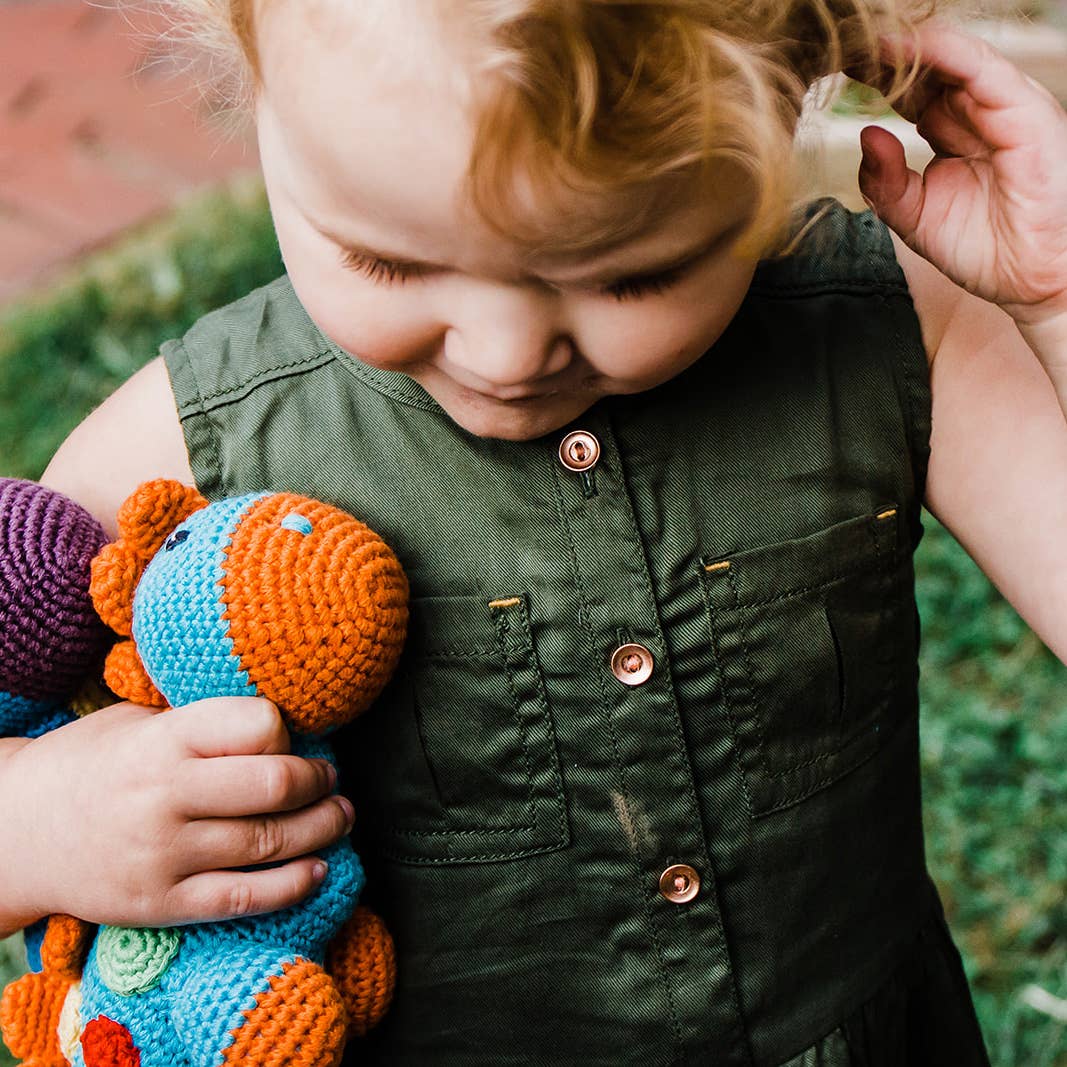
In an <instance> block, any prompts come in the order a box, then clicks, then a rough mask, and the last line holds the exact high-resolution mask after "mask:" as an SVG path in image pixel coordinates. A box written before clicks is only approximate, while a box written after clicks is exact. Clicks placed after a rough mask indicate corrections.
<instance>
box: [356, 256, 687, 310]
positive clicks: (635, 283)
mask: <svg viewBox="0 0 1067 1067" xmlns="http://www.w3.org/2000/svg"><path fill="white" fill-rule="evenodd" d="M341 262H342V264H343V265H344V266H345V267H346V268H347V269H348V270H354V271H358V272H359V273H360V274H363V275H365V276H366V277H368V278H370V279H371V280H372V281H375V282H379V283H380V284H383V285H403V284H404V283H405V282H407V281H411V280H413V279H417V278H422V277H425V275H426V274H427V273H428V272H427V271H425V270H423V269H421V268H420V267H417V266H415V265H413V264H410V263H397V262H394V261H392V260H388V259H380V258H379V257H378V256H369V255H367V254H366V253H364V252H357V251H355V250H348V249H346V250H345V251H344V252H343V253H342V256H341ZM695 262H696V261H695V260H694V261H691V262H689V263H683V264H680V265H679V266H677V267H673V268H672V269H670V270H665V271H659V272H657V273H656V274H644V275H634V276H633V277H630V278H620V279H619V280H618V281H617V282H612V283H611V285H606V286H604V287H602V288H601V289H600V290H598V291H599V292H600V293H602V294H603V295H605V296H613V297H615V299H616V300H620V301H621V300H627V299H630V298H635V297H642V296H647V295H649V294H651V293H662V292H663V291H664V290H665V289H668V288H670V287H671V286H672V285H675V284H676V283H677V282H679V281H680V280H681V279H682V278H683V277H684V276H685V275H686V274H687V273H688V272H689V270H690V269H691V268H692V267H693V265H694V263H695Z"/></svg>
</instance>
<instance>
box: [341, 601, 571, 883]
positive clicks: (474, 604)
mask: <svg viewBox="0 0 1067 1067" xmlns="http://www.w3.org/2000/svg"><path fill="white" fill-rule="evenodd" d="M354 744H356V745H358V746H359V748H360V750H361V751H362V756H361V757H360V758H359V764H360V766H361V774H360V777H362V778H363V779H364V786H365V790H358V791H359V792H364V791H365V792H366V797H365V802H366V803H367V804H368V806H369V807H370V809H371V810H370V811H369V812H368V813H367V820H366V823H367V824H369V826H368V832H370V833H372V834H374V835H375V836H377V837H378V839H379V844H380V846H381V848H382V850H383V852H384V853H385V854H386V855H389V856H391V857H392V858H394V859H398V860H401V861H405V862H412V863H451V862H489V861H493V860H507V859H512V858H517V857H519V856H525V855H530V854H533V853H537V852H547V851H551V850H553V849H558V848H562V847H563V846H565V845H566V844H567V843H568V841H569V831H568V827H567V820H566V807H565V803H564V797H563V784H562V780H561V777H560V770H559V761H558V757H557V753H556V742H555V733H554V730H553V725H552V718H551V714H550V712H549V706H548V700H547V698H546V695H545V687H544V681H543V678H542V675H541V669H540V666H539V664H538V661H537V654H536V651H535V649H534V644H533V639H532V636H531V631H530V620H529V614H528V610H527V602H526V598H525V597H524V596H501V597H498V598H496V599H493V600H490V599H489V598H487V597H484V596H478V597H468V596H449V597H424V598H415V599H413V600H412V602H411V621H410V625H409V630H408V643H407V646H406V648H405V652H404V655H403V657H402V659H401V662H400V665H399V667H398V668H397V673H396V675H395V676H394V678H393V680H392V682H390V684H389V686H388V687H387V688H386V690H385V692H384V693H383V694H382V696H381V698H380V699H379V700H378V701H377V702H376V703H375V706H374V707H373V708H372V709H371V710H370V711H369V712H368V713H367V714H366V716H364V721H363V722H361V723H360V724H359V730H358V734H357V735H356V737H355V739H354ZM357 788H358V787H357Z"/></svg>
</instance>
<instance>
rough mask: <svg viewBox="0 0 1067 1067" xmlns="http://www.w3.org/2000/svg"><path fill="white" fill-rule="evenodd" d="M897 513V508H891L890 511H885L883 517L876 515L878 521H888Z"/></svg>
mask: <svg viewBox="0 0 1067 1067" xmlns="http://www.w3.org/2000/svg"><path fill="white" fill-rule="evenodd" d="M896 513H897V509H896V508H890V509H889V510H888V511H883V512H882V514H881V515H875V518H876V519H888V518H890V517H891V516H893V515H895V514H896Z"/></svg>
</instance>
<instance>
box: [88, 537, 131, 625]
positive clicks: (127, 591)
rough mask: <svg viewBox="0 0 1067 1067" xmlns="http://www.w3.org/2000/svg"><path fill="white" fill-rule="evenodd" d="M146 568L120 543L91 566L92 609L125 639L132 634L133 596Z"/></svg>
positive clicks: (109, 547) (108, 547)
mask: <svg viewBox="0 0 1067 1067" xmlns="http://www.w3.org/2000/svg"><path fill="white" fill-rule="evenodd" d="M144 565H145V561H144V559H143V558H141V557H140V556H138V555H137V554H136V553H134V552H131V551H130V550H129V549H128V548H127V547H126V546H125V545H124V544H123V543H122V542H121V541H115V542H113V543H112V544H110V545H104V547H103V548H102V549H101V550H100V551H99V553H97V555H96V558H95V559H94V560H93V563H92V579H91V581H90V583H89V593H90V595H91V596H92V598H93V607H94V608H96V613H97V615H99V616H100V618H101V619H103V620H104V624H105V625H106V626H110V627H111V629H112V630H114V631H115V633H117V634H122V636H123V637H129V636H130V634H131V633H133V593H134V590H135V589H136V588H137V582H138V581H139V580H140V577H141V572H142V571H143V570H144Z"/></svg>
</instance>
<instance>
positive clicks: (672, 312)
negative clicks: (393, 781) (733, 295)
mask: <svg viewBox="0 0 1067 1067" xmlns="http://www.w3.org/2000/svg"><path fill="white" fill-rule="evenodd" d="M708 291H709V290H708V289H707V288H705V287H702V286H700V287H698V286H693V287H690V286H688V285H687V286H685V287H684V289H679V290H677V291H676V292H674V293H672V294H671V295H670V296H669V297H668V296H667V295H666V294H664V295H663V296H661V297H651V298H649V299H647V300H635V301H632V302H631V303H629V304H627V303H622V304H618V305H614V304H613V305H610V306H608V307H605V309H603V310H602V311H599V312H596V313H593V312H590V313H589V314H588V315H586V316H585V318H584V319H583V322H582V329H581V336H579V337H577V338H576V340H577V341H578V344H579V346H580V348H581V350H582V352H583V354H584V356H585V359H586V361H587V362H588V363H589V364H590V365H591V366H592V367H593V368H594V369H595V370H596V371H598V372H599V373H600V374H602V375H604V376H605V377H606V378H608V379H610V380H612V381H615V382H617V383H618V384H619V386H620V387H621V388H625V389H626V390H627V391H636V390H637V389H638V388H645V389H647V388H652V387H653V386H655V385H660V384H662V383H663V382H664V381H666V380H667V379H668V378H670V377H673V376H674V375H675V374H679V373H681V371H683V370H684V369H685V368H686V367H688V366H689V365H690V364H692V363H693V362H694V361H695V360H696V359H697V358H699V356H700V355H701V354H702V353H703V352H705V351H706V350H707V349H708V348H710V347H711V346H712V345H713V344H714V343H715V341H716V340H717V339H718V337H719V336H720V335H721V334H722V331H723V330H724V329H725V328H726V325H727V323H729V321H730V319H731V318H732V317H733V314H734V312H735V311H736V310H737V307H736V305H733V306H730V305H729V304H726V303H721V302H719V301H711V300H708V299H707V298H706V296H705V295H704V294H706V293H707V292H708ZM712 291H714V290H712Z"/></svg>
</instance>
